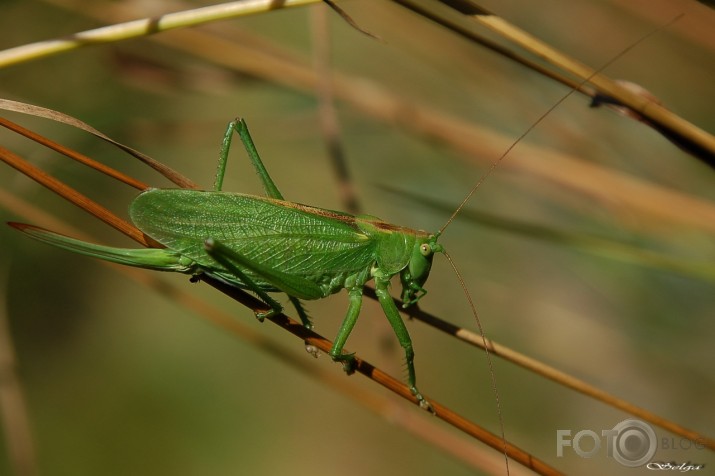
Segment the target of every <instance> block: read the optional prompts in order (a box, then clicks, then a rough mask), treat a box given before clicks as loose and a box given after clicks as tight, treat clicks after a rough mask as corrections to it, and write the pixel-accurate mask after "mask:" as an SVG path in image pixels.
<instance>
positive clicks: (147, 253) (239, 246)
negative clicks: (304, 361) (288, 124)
mask: <svg viewBox="0 0 715 476" xmlns="http://www.w3.org/2000/svg"><path fill="white" fill-rule="evenodd" d="M234 132H236V133H237V134H238V135H239V137H240V138H241V140H242V142H243V144H244V146H245V148H246V151H247V152H248V156H249V158H250V159H251V162H252V163H253V166H254V167H255V169H256V171H257V172H258V176H259V177H260V179H261V181H262V185H263V188H264V190H265V193H266V196H265V197H261V196H255V195H246V194H241V193H231V192H223V191H222V190H221V189H222V184H223V178H224V174H225V171H226V164H227V161H228V153H229V149H230V146H231V139H232V137H233V134H234ZM129 214H130V217H131V219H132V221H133V222H134V224H135V225H136V226H137V227H138V228H139V229H140V230H142V231H143V232H144V233H145V234H147V235H148V236H150V237H151V238H153V239H155V240H156V241H158V242H159V243H161V244H163V245H164V246H166V248H163V249H152V248H149V249H123V248H113V247H108V246H102V245H96V244H93V243H87V242H84V241H79V240H76V239H73V238H69V237H66V236H63V235H59V234H57V233H53V232H50V231H47V230H43V229H40V228H35V227H30V226H27V225H19V224H12V225H13V226H15V227H16V228H18V229H20V230H21V231H23V232H24V233H26V234H28V235H29V236H31V237H33V238H36V239H38V240H40V241H43V242H45V243H49V244H52V245H55V246H58V247H60V248H64V249H67V250H70V251H74V252H76V253H80V254H83V255H87V256H91V257H95V258H100V259H103V260H107V261H111V262H115V263H120V264H124V265H129V266H135V267H140V268H147V269H152V270H157V271H175V272H179V273H185V274H190V275H192V276H197V275H201V274H206V275H208V276H211V277H213V278H217V279H219V280H221V281H224V282H226V283H228V284H230V285H233V286H237V287H239V288H242V289H247V290H250V291H252V292H254V293H255V294H256V295H258V297H259V298H261V300H263V302H265V303H266V304H267V305H268V306H269V307H270V310H269V311H267V312H257V313H256V316H257V317H258V318H259V319H261V320H262V319H263V318H265V317H268V316H270V315H273V314H276V313H279V312H281V311H282V307H281V305H280V304H279V303H278V302H277V301H276V300H275V299H273V298H272V297H271V296H270V295H269V294H268V292H283V293H285V294H287V295H288V297H289V299H290V301H291V302H292V304H293V305H294V306H295V308H296V311H297V313H298V316H299V317H300V319H301V321H302V323H303V325H305V326H306V327H309V328H310V327H311V323H310V320H309V318H308V316H307V314H306V313H305V311H304V309H303V307H302V305H301V303H300V300H301V299H303V300H314V299H322V298H325V297H327V296H329V295H331V294H334V293H337V292H338V291H340V290H342V289H343V288H344V289H346V290H347V292H348V296H349V306H348V310H347V314H346V316H345V319H344V321H343V323H342V325H341V327H340V330H339V331H338V335H337V337H336V338H335V341H334V343H333V346H332V349H331V350H330V356H331V357H332V358H333V359H334V360H335V361H340V362H342V363H343V364H344V366H345V369H346V371H347V372H348V373H351V372H352V371H353V370H354V357H353V355H352V354H344V353H343V347H344V346H345V343H346V341H347V339H348V337H349V335H350V333H351V331H352V329H353V327H354V325H355V323H356V321H357V318H358V316H359V314H360V307H361V303H362V295H363V288H364V286H365V284H366V283H367V282H368V281H369V280H374V282H375V292H376V294H377V297H378V300H379V302H380V305H381V306H382V309H383V311H384V313H385V316H386V317H387V319H388V321H389V322H390V325H391V326H392V328H393V330H394V332H395V335H396V336H397V339H398V341H399V343H400V345H401V346H402V348H403V350H404V353H405V359H406V361H407V370H408V384H409V388H410V391H411V392H412V394H413V395H414V396H415V397H416V398H417V400H418V401H419V402H420V404H421V406H423V407H426V408H429V404H428V403H427V402H426V401H425V399H424V397H422V395H421V394H420V392H419V391H418V390H417V387H416V377H415V368H414V363H413V359H414V351H413V349H412V341H411V339H410V336H409V333H408V332H407V328H406V327H405V324H404V322H403V321H402V318H401V317H400V315H399V311H398V309H397V306H396V305H395V303H394V301H393V299H392V297H391V296H390V294H389V291H388V287H389V283H390V280H391V278H392V277H393V276H395V275H399V276H400V281H401V283H402V301H403V302H404V306H405V307H406V306H409V305H411V304H414V303H416V302H417V301H418V300H419V299H420V298H421V297H423V296H424V295H425V293H426V290H425V289H424V287H423V286H424V284H425V281H426V280H427V277H428V275H429V272H430V268H431V265H432V257H433V256H434V254H435V253H444V248H443V247H442V245H440V244H438V243H437V238H438V237H439V233H435V234H430V233H427V232H424V231H416V230H413V229H410V228H405V227H400V226H396V225H393V224H390V223H387V222H384V221H382V220H380V219H379V218H376V217H374V216H370V215H358V216H354V215H350V214H347V213H342V212H337V211H333V210H326V209H322V208H316V207H311V206H307V205H302V204H299V203H294V202H288V201H285V200H284V199H283V195H282V194H281V193H280V191H279V190H278V188H277V187H276V185H275V183H274V182H273V180H272V179H271V177H270V175H269V174H268V171H267V170H266V168H265V167H264V165H263V162H262V161H261V158H260V156H259V155H258V152H257V150H256V147H255V145H254V144H253V140H252V139H251V136H250V134H249V132H248V128H247V126H246V123H245V121H243V120H235V121H232V122H231V123H229V126H228V128H227V130H226V134H225V136H224V140H223V144H222V147H221V152H220V154H219V164H218V170H217V174H216V182H215V184H214V189H213V191H199V190H188V189H148V190H146V191H144V192H142V193H141V194H140V195H139V196H137V197H136V198H135V199H134V201H133V202H132V203H131V205H130V207H129Z"/></svg>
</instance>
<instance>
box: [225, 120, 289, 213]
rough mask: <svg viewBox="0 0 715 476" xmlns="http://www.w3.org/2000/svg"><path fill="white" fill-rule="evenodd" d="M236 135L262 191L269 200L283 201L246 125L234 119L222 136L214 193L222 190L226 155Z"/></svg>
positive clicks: (226, 160)
mask: <svg viewBox="0 0 715 476" xmlns="http://www.w3.org/2000/svg"><path fill="white" fill-rule="evenodd" d="M234 132H235V133H236V134H238V137H240V138H241V142H242V143H243V146H244V148H245V149H246V152H247V153H248V158H249V159H251V163H252V164H253V167H254V168H255V169H256V172H257V173H258V177H260V179H261V182H262V185H263V190H265V192H266V195H267V196H268V197H270V198H275V199H277V200H283V194H282V193H281V192H280V190H278V187H276V184H275V182H273V179H272V178H271V176H270V174H269V173H268V170H266V167H265V166H264V165H263V161H262V160H261V157H260V155H258V150H257V149H256V145H255V144H254V143H253V139H252V138H251V134H250V132H248V125H247V124H246V121H245V120H243V119H234V120H233V121H231V122H229V123H228V127H227V128H226V132H225V133H224V136H223V141H222V142H221V151H220V152H219V156H218V167H217V169H216V180H215V182H214V191H215V192H220V191H221V189H222V188H223V179H224V176H225V175H226V164H227V163H228V153H229V151H230V150H231V142H232V140H233V133H234Z"/></svg>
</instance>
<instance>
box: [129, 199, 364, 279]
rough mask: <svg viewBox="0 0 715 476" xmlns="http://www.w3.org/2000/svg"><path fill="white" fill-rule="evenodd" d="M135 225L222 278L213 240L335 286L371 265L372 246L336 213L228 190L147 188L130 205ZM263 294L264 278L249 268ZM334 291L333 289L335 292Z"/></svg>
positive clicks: (280, 271)
mask: <svg viewBox="0 0 715 476" xmlns="http://www.w3.org/2000/svg"><path fill="white" fill-rule="evenodd" d="M129 212H130V216H131V218H132V221H133V222H134V224H135V225H136V226H137V227H139V228H140V229H141V230H142V231H143V232H144V233H146V234H147V235H149V236H151V237H152V238H154V239H155V240H157V241H158V242H160V243H162V244H164V245H165V246H167V247H168V248H170V249H172V250H175V251H177V252H178V253H180V254H182V255H184V256H186V257H188V258H191V259H192V260H194V261H196V262H197V263H198V264H199V265H200V266H201V267H202V268H203V269H205V270H206V271H208V272H213V273H216V274H219V275H222V274H223V273H226V269H225V268H224V267H223V266H222V265H221V264H219V263H218V262H216V261H215V260H214V259H213V258H211V257H210V256H208V255H207V254H206V251H205V249H204V242H205V241H206V240H207V239H209V238H211V239H214V240H217V241H219V242H220V243H222V244H223V245H225V246H227V247H229V248H231V250H232V251H234V252H235V253H237V254H239V255H241V256H244V257H245V258H246V259H247V260H250V261H251V262H252V263H259V264H260V266H261V268H262V269H265V268H269V269H272V270H275V274H276V275H281V276H285V275H291V276H296V277H301V278H303V279H307V280H310V281H311V282H313V283H316V284H319V285H321V286H327V287H329V288H331V289H332V288H333V287H335V286H341V283H342V282H344V280H345V279H346V278H347V277H348V276H350V275H354V274H355V273H358V272H362V271H364V270H365V269H366V268H368V267H369V266H370V265H371V264H372V263H373V262H374V260H375V249H376V244H375V241H374V240H372V239H371V238H370V237H369V236H368V235H367V234H365V233H364V232H362V231H361V230H360V229H359V228H358V227H357V226H356V225H355V218H354V217H353V216H351V215H347V214H344V213H340V212H334V211H330V210H324V209H319V208H313V207H308V206H304V205H300V204H295V203H291V202H284V201H280V200H273V199H270V198H263V197H256V196H252V195H244V194H237V193H228V192H202V191H195V190H159V189H155V190H149V191H147V192H144V193H142V194H141V195H139V196H138V197H137V198H136V199H135V200H134V202H132V204H131V207H130V210H129ZM246 271H247V272H248V273H249V274H251V278H252V279H255V281H256V282H257V283H258V284H260V285H261V286H262V287H265V288H266V289H270V288H273V287H275V286H271V283H270V280H269V279H266V276H265V273H263V272H255V271H254V270H251V269H248V270H246ZM334 291H335V290H332V291H331V292H334Z"/></svg>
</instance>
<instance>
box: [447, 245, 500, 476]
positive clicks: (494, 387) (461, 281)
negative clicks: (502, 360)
mask: <svg viewBox="0 0 715 476" xmlns="http://www.w3.org/2000/svg"><path fill="white" fill-rule="evenodd" d="M442 253H443V254H444V256H445V257H446V258H447V261H449V264H450V266H452V269H453V270H454V274H456V275H457V280H458V281H459V285H460V286H461V287H462V291H464V295H465V296H467V301H468V302H469V307H470V308H471V309H472V315H473V316H474V320H476V321H477V329H478V330H479V335H481V336H482V342H483V344H484V353H486V354H487V364H488V366H489V375H490V377H491V381H492V392H493V393H494V399H495V400H496V405H497V416H498V418H499V431H500V433H501V440H502V444H503V445H504V446H503V453H504V462H505V463H506V474H507V475H508V474H509V456H507V455H508V451H507V443H506V433H505V431H504V418H503V417H502V411H501V400H500V399H499V388H498V387H497V375H496V372H494V364H493V363H492V354H491V351H490V350H489V349H491V348H492V347H491V341H489V339H487V336H486V334H485V333H484V328H483V327H482V322H481V320H480V319H479V314H478V313H477V306H475V305H474V300H473V299H472V295H471V294H470V293H469V289H467V285H466V283H465V282H464V278H462V273H460V272H459V269H457V265H456V264H455V262H454V260H453V259H452V257H451V256H449V254H448V253H447V252H446V251H442Z"/></svg>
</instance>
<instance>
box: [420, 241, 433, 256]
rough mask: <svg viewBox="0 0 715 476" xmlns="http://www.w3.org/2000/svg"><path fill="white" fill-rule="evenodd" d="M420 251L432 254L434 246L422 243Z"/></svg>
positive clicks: (423, 254) (427, 254) (426, 254)
mask: <svg viewBox="0 0 715 476" xmlns="http://www.w3.org/2000/svg"><path fill="white" fill-rule="evenodd" d="M420 253H422V256H429V255H431V254H432V248H430V246H429V245H428V244H427V243H424V244H422V245H420Z"/></svg>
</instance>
